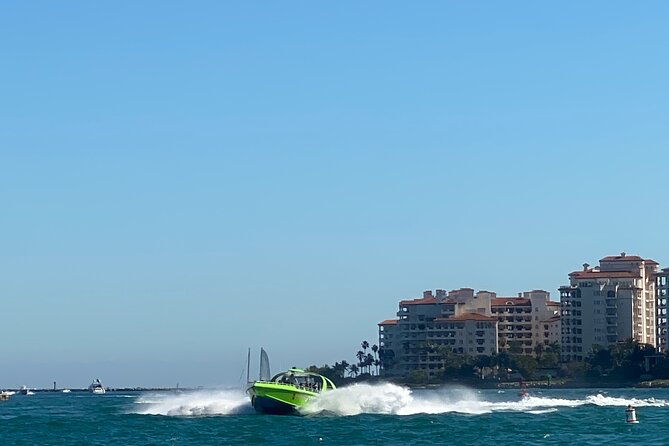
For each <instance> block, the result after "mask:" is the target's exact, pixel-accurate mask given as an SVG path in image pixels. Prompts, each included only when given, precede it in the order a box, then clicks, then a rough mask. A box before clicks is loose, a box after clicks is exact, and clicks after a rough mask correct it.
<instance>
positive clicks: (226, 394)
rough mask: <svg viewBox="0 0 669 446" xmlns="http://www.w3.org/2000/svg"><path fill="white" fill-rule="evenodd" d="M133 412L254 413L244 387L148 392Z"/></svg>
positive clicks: (184, 413) (139, 400)
mask: <svg viewBox="0 0 669 446" xmlns="http://www.w3.org/2000/svg"><path fill="white" fill-rule="evenodd" d="M135 404H137V406H138V407H136V408H135V410H133V411H132V412H133V413H137V414H141V415H167V416H211V415H233V414H239V413H246V412H251V411H252V410H253V409H252V407H251V403H250V401H249V399H248V397H247V396H246V395H245V394H244V392H243V391H241V390H209V391H207V390H201V391H196V392H184V393H177V394H174V393H147V394H142V395H141V396H139V397H138V398H137V401H135Z"/></svg>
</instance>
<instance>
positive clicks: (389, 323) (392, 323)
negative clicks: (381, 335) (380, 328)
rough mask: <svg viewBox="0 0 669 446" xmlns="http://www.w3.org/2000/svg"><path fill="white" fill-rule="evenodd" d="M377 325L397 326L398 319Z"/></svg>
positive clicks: (387, 320)
mask: <svg viewBox="0 0 669 446" xmlns="http://www.w3.org/2000/svg"><path fill="white" fill-rule="evenodd" d="M377 325H397V319H386V320H385V321H383V322H379V323H378V324H377Z"/></svg>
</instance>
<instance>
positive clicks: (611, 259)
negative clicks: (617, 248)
mask: <svg viewBox="0 0 669 446" xmlns="http://www.w3.org/2000/svg"><path fill="white" fill-rule="evenodd" d="M642 260H643V259H642V258H641V257H639V256H628V255H624V256H606V257H604V258H603V259H599V261H600V262H627V261H630V262H632V261H642Z"/></svg>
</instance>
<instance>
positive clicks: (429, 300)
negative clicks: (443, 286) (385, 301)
mask: <svg viewBox="0 0 669 446" xmlns="http://www.w3.org/2000/svg"><path fill="white" fill-rule="evenodd" d="M436 303H439V301H438V300H437V299H436V298H435V297H422V298H420V299H412V300H401V301H400V305H433V304H436Z"/></svg>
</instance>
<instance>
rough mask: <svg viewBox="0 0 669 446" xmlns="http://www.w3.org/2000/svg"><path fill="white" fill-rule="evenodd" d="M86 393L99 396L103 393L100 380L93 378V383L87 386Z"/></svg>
mask: <svg viewBox="0 0 669 446" xmlns="http://www.w3.org/2000/svg"><path fill="white" fill-rule="evenodd" d="M88 391H89V392H91V393H95V394H98V395H101V394H103V393H105V388H104V386H103V385H102V383H101V382H100V380H99V379H98V378H95V381H93V382H92V383H91V385H90V386H88Z"/></svg>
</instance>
